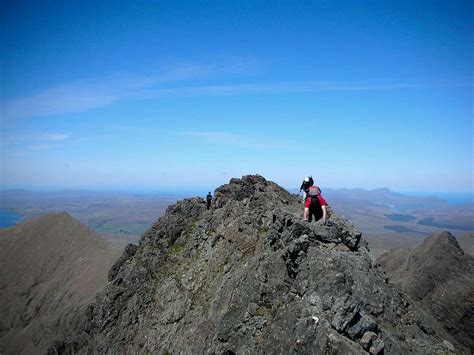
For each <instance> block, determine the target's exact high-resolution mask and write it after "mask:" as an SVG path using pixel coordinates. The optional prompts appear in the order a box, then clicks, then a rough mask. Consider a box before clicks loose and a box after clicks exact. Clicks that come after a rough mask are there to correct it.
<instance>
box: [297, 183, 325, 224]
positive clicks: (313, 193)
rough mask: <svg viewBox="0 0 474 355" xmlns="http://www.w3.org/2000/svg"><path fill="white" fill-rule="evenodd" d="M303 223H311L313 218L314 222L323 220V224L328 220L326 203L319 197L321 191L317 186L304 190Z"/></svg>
mask: <svg viewBox="0 0 474 355" xmlns="http://www.w3.org/2000/svg"><path fill="white" fill-rule="evenodd" d="M304 207H305V208H304V215H303V218H304V220H305V221H308V222H310V223H311V221H312V219H313V216H314V220H315V221H318V220H320V219H321V218H323V220H324V222H326V220H327V219H328V212H327V203H326V200H325V199H324V198H323V196H322V195H321V190H320V189H319V187H317V186H310V187H308V188H307V189H306V201H305V204H304Z"/></svg>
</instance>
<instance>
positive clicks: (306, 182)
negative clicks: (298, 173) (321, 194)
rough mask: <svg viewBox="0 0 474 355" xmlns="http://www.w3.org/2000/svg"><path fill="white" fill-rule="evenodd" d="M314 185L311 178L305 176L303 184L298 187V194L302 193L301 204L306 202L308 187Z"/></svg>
mask: <svg viewBox="0 0 474 355" xmlns="http://www.w3.org/2000/svg"><path fill="white" fill-rule="evenodd" d="M313 184H314V180H313V177H312V176H311V175H310V176H307V177H305V178H304V180H303V182H302V183H301V186H300V193H301V191H303V202H305V201H306V190H307V189H308V188H309V187H310V186H313Z"/></svg>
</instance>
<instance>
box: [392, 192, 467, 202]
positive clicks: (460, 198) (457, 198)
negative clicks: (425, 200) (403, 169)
mask: <svg viewBox="0 0 474 355" xmlns="http://www.w3.org/2000/svg"><path fill="white" fill-rule="evenodd" d="M400 193H401V194H403V195H408V196H417V197H439V198H442V199H443V200H446V201H447V202H448V204H450V205H469V204H474V194H473V193H469V192H466V193H463V192H402V191H400Z"/></svg>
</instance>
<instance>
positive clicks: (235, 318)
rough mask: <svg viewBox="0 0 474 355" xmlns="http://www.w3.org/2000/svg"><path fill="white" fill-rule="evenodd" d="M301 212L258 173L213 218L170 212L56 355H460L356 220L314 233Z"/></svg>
mask: <svg viewBox="0 0 474 355" xmlns="http://www.w3.org/2000/svg"><path fill="white" fill-rule="evenodd" d="M323 193H324V191H323ZM302 208H303V207H302V204H301V199H300V198H299V197H298V196H296V195H292V194H290V193H288V192H287V191H286V190H285V189H283V188H281V187H280V186H278V185H277V184H275V183H273V182H270V181H267V180H265V179H264V178H263V177H261V176H258V175H255V176H254V175H250V176H244V177H242V178H241V179H232V180H231V181H230V183H229V184H226V185H223V186H221V187H219V188H218V189H217V190H216V191H215V197H214V200H213V207H212V208H211V209H210V210H209V211H208V210H206V204H205V201H204V200H203V199H201V198H192V199H185V200H182V201H180V202H178V203H176V204H175V205H172V206H170V207H169V208H168V210H167V212H166V214H165V215H164V216H163V217H162V218H160V219H159V220H158V221H157V222H156V223H155V224H154V225H153V226H152V227H151V228H150V229H149V230H148V231H147V232H146V233H145V234H144V235H143V236H142V238H141V241H140V243H139V245H138V246H134V245H129V246H128V247H127V248H126V250H125V252H124V254H123V255H122V257H121V258H120V259H119V261H118V262H117V263H116V264H115V265H114V266H113V267H112V269H111V270H110V272H109V275H108V279H109V282H108V285H107V287H106V289H105V291H104V292H103V293H102V294H101V295H100V296H99V297H98V298H97V301H96V302H95V303H93V304H92V305H90V306H89V307H88V309H87V311H86V315H87V319H88V321H87V322H86V323H85V324H84V325H83V327H82V329H81V331H79V332H77V334H76V336H74V337H73V338H66V339H63V340H62V341H58V342H56V343H54V344H53V345H52V346H51V347H50V349H49V352H50V353H162V354H168V353H172V354H178V353H184V354H255V353H265V354H289V353H307V354H337V353H341V354H347V353H352V354H365V353H372V354H381V353H386V354H401V353H409V352H413V353H417V354H420V353H425V354H433V353H438V352H449V351H458V349H457V348H456V347H457V343H456V341H455V340H453V339H452V338H451V337H450V335H449V334H447V333H446V332H445V331H444V330H443V328H442V327H441V326H440V325H439V323H438V322H437V321H436V320H435V319H434V318H433V317H432V316H430V315H429V314H427V313H425V312H423V311H422V310H421V309H419V308H418V307H417V306H416V305H415V304H413V302H412V301H411V299H410V298H409V297H408V296H405V295H404V294H403V293H401V292H399V291H397V289H396V288H395V286H393V285H391V284H390V283H388V282H387V278H386V277H385V275H384V273H383V271H382V270H381V269H380V267H379V266H377V265H376V264H375V263H374V261H373V258H372V257H371V255H370V253H369V250H368V248H367V244H366V243H365V242H364V241H363V240H361V233H360V232H358V231H357V230H356V229H355V228H354V227H353V226H352V225H351V223H350V222H349V221H348V220H346V219H345V218H343V217H341V216H338V215H337V214H333V215H332V216H331V217H330V219H329V221H328V222H327V223H323V222H322V221H319V222H316V223H314V222H313V223H312V224H309V223H307V222H304V221H302Z"/></svg>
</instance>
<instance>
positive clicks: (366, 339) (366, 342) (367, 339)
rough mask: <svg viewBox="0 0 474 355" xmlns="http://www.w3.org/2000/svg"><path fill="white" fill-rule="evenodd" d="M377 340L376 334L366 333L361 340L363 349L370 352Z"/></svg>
mask: <svg viewBox="0 0 474 355" xmlns="http://www.w3.org/2000/svg"><path fill="white" fill-rule="evenodd" d="M375 339H377V334H375V333H374V332H370V331H368V332H365V333H364V335H363V336H362V338H361V339H360V341H359V342H360V345H362V347H363V348H364V349H365V350H369V349H370V347H371V346H372V342H373V341H374V340H375Z"/></svg>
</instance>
